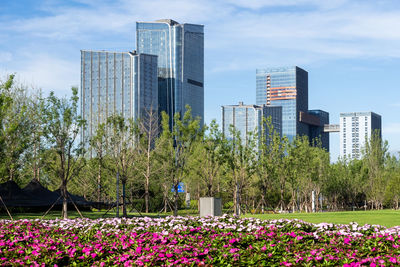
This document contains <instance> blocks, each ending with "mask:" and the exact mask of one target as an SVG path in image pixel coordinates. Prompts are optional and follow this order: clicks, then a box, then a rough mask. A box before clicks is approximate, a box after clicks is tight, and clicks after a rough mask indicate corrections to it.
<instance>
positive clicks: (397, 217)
mask: <svg viewBox="0 0 400 267" xmlns="http://www.w3.org/2000/svg"><path fill="white" fill-rule="evenodd" d="M245 217H254V218H260V219H264V220H268V219H300V220H303V221H306V222H311V223H321V222H327V223H338V224H339V223H340V224H347V223H349V222H357V223H358V224H361V225H364V224H379V225H384V226H387V227H392V226H396V225H400V211H397V210H373V211H343V212H318V213H283V214H254V215H253V214H246V215H245Z"/></svg>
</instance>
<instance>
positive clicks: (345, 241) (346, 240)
mask: <svg viewBox="0 0 400 267" xmlns="http://www.w3.org/2000/svg"><path fill="white" fill-rule="evenodd" d="M343 243H344V244H345V245H347V244H350V238H347V237H346V238H345V239H344V240H343Z"/></svg>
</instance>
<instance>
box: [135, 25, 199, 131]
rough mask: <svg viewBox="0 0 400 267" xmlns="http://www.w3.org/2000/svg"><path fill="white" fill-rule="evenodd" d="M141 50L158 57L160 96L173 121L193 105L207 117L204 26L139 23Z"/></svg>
mask: <svg viewBox="0 0 400 267" xmlns="http://www.w3.org/2000/svg"><path fill="white" fill-rule="evenodd" d="M136 44H137V50H138V53H146V54H152V55H157V56H158V90H159V91H158V97H159V98H158V99H159V108H160V111H162V110H163V111H166V112H167V113H168V115H169V116H170V118H171V124H172V123H173V121H172V120H173V116H174V114H175V113H178V112H179V113H180V114H181V116H182V115H183V113H184V112H185V110H186V109H185V106H186V105H190V106H191V108H192V115H193V117H197V116H199V117H201V123H203V120H204V26H203V25H195V24H188V23H184V24H180V23H178V22H176V21H174V20H171V19H164V20H157V21H153V22H137V23H136Z"/></svg>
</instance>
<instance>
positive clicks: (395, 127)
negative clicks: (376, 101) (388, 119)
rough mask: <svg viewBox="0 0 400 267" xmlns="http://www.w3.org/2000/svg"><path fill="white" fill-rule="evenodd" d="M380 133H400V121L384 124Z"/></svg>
mask: <svg viewBox="0 0 400 267" xmlns="http://www.w3.org/2000/svg"><path fill="white" fill-rule="evenodd" d="M382 133H383V134H384V135H386V134H400V122H392V123H389V124H387V125H384V126H383V128H382Z"/></svg>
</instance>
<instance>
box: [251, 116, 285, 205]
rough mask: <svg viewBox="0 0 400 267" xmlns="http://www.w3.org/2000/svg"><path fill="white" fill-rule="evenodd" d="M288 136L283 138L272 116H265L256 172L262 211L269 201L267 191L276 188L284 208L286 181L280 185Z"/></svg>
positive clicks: (271, 191) (270, 191)
mask: <svg viewBox="0 0 400 267" xmlns="http://www.w3.org/2000/svg"><path fill="white" fill-rule="evenodd" d="M285 148H286V138H281V136H280V135H279V133H277V132H276V131H275V129H274V127H273V125H272V122H271V118H270V117H269V118H268V119H267V118H263V128H262V129H261V135H260V138H259V144H258V159H257V168H256V170H255V174H256V177H257V182H256V185H257V187H258V188H259V190H260V193H261V200H260V203H259V204H261V212H262V213H264V209H265V207H266V206H269V205H270V206H271V203H267V200H266V199H267V193H270V194H271V193H273V192H274V191H275V190H277V191H280V192H279V193H280V204H281V208H283V199H284V190H285V182H284V181H282V186H280V178H281V177H282V178H284V177H285V175H281V173H282V172H283V171H284V166H283V159H284V157H285Z"/></svg>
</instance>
